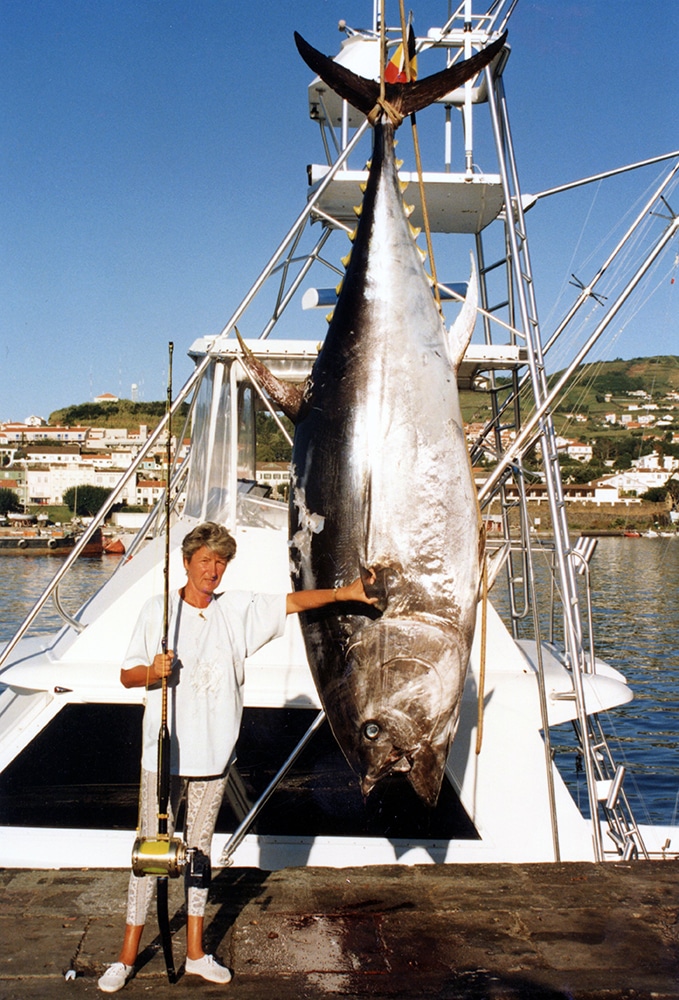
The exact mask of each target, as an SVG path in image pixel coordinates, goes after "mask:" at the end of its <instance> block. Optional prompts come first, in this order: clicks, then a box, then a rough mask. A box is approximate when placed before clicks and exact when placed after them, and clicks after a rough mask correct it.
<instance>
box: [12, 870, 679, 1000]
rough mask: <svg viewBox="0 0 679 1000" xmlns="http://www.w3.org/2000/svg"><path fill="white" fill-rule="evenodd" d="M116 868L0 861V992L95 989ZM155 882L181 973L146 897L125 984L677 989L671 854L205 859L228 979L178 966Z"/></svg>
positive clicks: (593, 996) (565, 991)
mask: <svg viewBox="0 0 679 1000" xmlns="http://www.w3.org/2000/svg"><path fill="white" fill-rule="evenodd" d="M127 878H128V874H127V872H124V871H112V870H105V871H99V870H97V871H95V870H78V871H15V870H8V869H5V870H2V871H0V879H1V881H2V908H1V912H0V944H1V948H0V1000H25V998H26V1000H38V998H39V1000H52V998H56V997H59V998H62V1000H65V998H68V997H72V998H74V1000H77V998H79V997H82V996H92V997H94V996H103V994H101V993H100V992H99V991H98V990H97V985H96V980H97V977H98V976H99V975H100V974H101V973H102V971H103V970H104V968H105V966H106V964H108V963H109V962H111V961H113V960H115V958H116V957H117V949H118V947H119V944H120V940H121V935H122V930H123V923H124V919H125V895H126V886H127ZM170 887H171V892H170V898H171V908H170V913H171V916H172V926H173V930H174V952H175V961H176V963H177V968H178V970H179V971H180V979H179V981H178V983H176V984H175V985H173V986H170V985H169V984H168V982H167V978H166V974H165V966H164V962H163V958H162V952H161V951H160V950H159V942H158V937H157V929H156V923H155V912H154V913H153V914H152V916H151V918H150V919H149V924H148V926H147V928H146V933H145V936H144V939H143V942H142V948H143V950H142V952H141V954H140V956H139V961H138V963H137V967H136V971H135V975H134V978H133V979H131V980H130V981H129V982H128V983H127V985H126V986H125V989H124V991H123V992H122V993H121V996H122V995H124V996H125V997H128V998H130V1000H134V998H135V997H137V998H140V997H149V996H150V997H164V998H165V997H168V998H170V997H174V998H176V1000H184V998H187V997H191V998H193V1000H198V998H206V1000H208V998H213V997H217V996H230V997H233V998H234V1000H255V998H256V1000H288V998H290V1000H292V998H293V997H294V998H295V1000H303V998H317V997H345V998H357V1000H358V998H369V997H370V998H373V997H377V998H381V997H383V998H391V1000H393V998H396V1000H401V998H405V1000H407V998H413V1000H415V998H417V1000H427V998H431V1000H486V998H487V1000H497V998H517V1000H518V998H539V1000H566V998H568V1000H604V998H606V1000H610V998H630V1000H632V998H634V1000H650V998H657V1000H668V998H672V1000H677V998H679V866H678V865H677V863H676V862H671V861H668V862H633V863H630V864H625V863H619V864H606V865H592V864H549V865H547V864H542V865H449V866H433V865H432V866H420V867H413V868H407V867H395V866H394V867H391V866H390V867H378V868H342V869H327V868H297V869H285V870H283V871H279V872H272V873H267V872H262V871H259V870H256V869H227V870H224V871H219V872H218V873H217V874H216V877H215V879H214V881H213V884H212V888H211V891H210V900H209V904H208V911H207V915H206V928H207V945H208V948H209V950H212V951H214V952H215V953H216V954H217V955H218V956H219V957H220V958H221V959H222V960H223V961H224V962H225V964H227V965H228V966H229V967H230V968H231V969H233V972H234V979H233V981H232V982H231V983H230V984H229V985H228V986H215V985H213V984H209V983H206V982H204V981H203V980H201V979H198V978H197V977H195V976H184V975H181V967H182V964H183V959H184V926H183V925H184V912H183V909H182V903H183V899H182V888H183V887H182V884H181V882H180V881H171V883H170Z"/></svg>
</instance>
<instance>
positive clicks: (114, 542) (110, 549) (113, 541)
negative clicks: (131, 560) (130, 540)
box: [103, 538, 125, 556]
mask: <svg viewBox="0 0 679 1000" xmlns="http://www.w3.org/2000/svg"><path fill="white" fill-rule="evenodd" d="M103 552H104V555H107V556H124V555H125V543H124V541H123V540H122V538H108V539H106V540H105V541H104V546H103Z"/></svg>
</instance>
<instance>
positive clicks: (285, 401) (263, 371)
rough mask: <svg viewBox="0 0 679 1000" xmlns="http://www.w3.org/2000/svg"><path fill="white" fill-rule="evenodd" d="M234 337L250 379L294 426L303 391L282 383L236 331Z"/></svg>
mask: <svg viewBox="0 0 679 1000" xmlns="http://www.w3.org/2000/svg"><path fill="white" fill-rule="evenodd" d="M236 336H237V337H238V343H239V344H240V348H241V350H242V352H243V357H242V359H241V360H242V362H243V365H244V366H245V368H247V370H248V372H249V374H250V375H251V377H252V378H253V379H255V380H256V381H257V382H259V384H260V385H261V387H262V389H263V390H264V391H265V392H266V394H267V396H268V397H269V399H271V400H272V401H273V402H274V403H276V404H277V405H278V406H279V407H280V408H281V410H282V411H283V413H284V414H285V415H286V417H289V419H290V420H292V422H293V424H296V423H297V420H298V418H299V413H300V410H301V408H302V401H303V400H304V389H303V388H300V386H298V385H292V384H291V383H290V382H282V381H281V379H279V378H277V377H276V376H275V375H274V374H273V373H272V372H270V371H269V369H268V368H267V367H266V365H265V364H264V362H263V361H260V360H259V358H256V357H255V355H254V354H253V353H252V351H251V350H250V348H249V347H248V346H247V344H246V343H245V341H244V340H243V338H242V337H241V335H240V333H239V332H238V330H236Z"/></svg>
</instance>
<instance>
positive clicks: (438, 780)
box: [407, 743, 448, 809]
mask: <svg viewBox="0 0 679 1000" xmlns="http://www.w3.org/2000/svg"><path fill="white" fill-rule="evenodd" d="M447 758H448V744H446V745H445V747H432V746H431V745H430V744H429V743H423V744H422V746H420V747H418V749H417V750H416V751H415V753H414V754H413V762H412V767H411V769H410V771H409V772H408V774H407V778H408V781H409V782H410V784H411V785H412V787H413V790H414V791H415V792H417V794H418V795H419V797H420V798H421V799H422V801H423V802H424V803H425V804H426V805H428V806H429V807H430V808H431V809H433V808H434V806H435V805H436V803H437V802H438V799H439V793H440V791H441V785H442V783H443V775H444V772H445V769H446V760H447Z"/></svg>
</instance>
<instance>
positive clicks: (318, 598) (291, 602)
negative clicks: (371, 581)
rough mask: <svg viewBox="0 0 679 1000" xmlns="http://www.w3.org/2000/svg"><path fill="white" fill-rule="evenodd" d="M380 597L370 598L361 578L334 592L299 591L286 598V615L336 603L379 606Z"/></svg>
mask: <svg viewBox="0 0 679 1000" xmlns="http://www.w3.org/2000/svg"><path fill="white" fill-rule="evenodd" d="M378 600H379V598H378V597H368V595H367V594H366V592H365V590H364V587H363V581H362V580H361V578H360V577H359V578H358V579H357V580H354V582H353V583H350V584H348V585H347V586H346V587H335V588H334V590H298V591H296V592H295V593H293V594H288V595H287V597H286V598H285V613H286V614H287V615H295V614H299V612H300V611H311V610H313V609H314V608H324V607H325V606H326V605H327V604H334V603H335V601H360V602H361V603H363V604H377V602H378Z"/></svg>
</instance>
